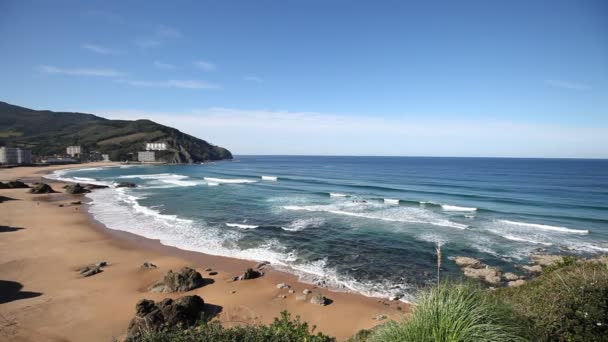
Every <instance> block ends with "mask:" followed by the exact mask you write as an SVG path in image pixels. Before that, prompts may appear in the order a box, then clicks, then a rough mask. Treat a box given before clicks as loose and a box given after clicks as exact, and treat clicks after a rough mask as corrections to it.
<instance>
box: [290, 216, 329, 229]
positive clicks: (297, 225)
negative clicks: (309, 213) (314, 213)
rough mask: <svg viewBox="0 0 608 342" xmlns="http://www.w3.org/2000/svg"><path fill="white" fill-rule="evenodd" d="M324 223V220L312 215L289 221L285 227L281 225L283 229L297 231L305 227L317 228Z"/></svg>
mask: <svg viewBox="0 0 608 342" xmlns="http://www.w3.org/2000/svg"><path fill="white" fill-rule="evenodd" d="M324 223H325V220H324V219H323V218H320V217H313V218H308V219H299V220H295V221H293V222H291V223H290V224H289V225H287V226H285V227H281V229H283V230H287V231H291V232H298V231H301V230H304V229H306V228H317V227H320V226H322V225H323V224H324Z"/></svg>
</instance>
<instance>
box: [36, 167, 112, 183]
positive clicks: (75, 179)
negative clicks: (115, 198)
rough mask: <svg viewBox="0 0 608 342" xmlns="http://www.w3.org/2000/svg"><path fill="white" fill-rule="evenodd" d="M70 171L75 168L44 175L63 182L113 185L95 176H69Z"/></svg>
mask: <svg viewBox="0 0 608 342" xmlns="http://www.w3.org/2000/svg"><path fill="white" fill-rule="evenodd" d="M69 171H73V170H56V171H54V172H53V173H51V174H48V175H45V176H43V178H46V179H52V180H57V181H61V182H70V183H87V184H94V185H105V186H110V185H112V184H111V183H108V182H104V181H100V180H97V179H94V178H87V177H69V176H67V175H66V174H67V173H68V172H69Z"/></svg>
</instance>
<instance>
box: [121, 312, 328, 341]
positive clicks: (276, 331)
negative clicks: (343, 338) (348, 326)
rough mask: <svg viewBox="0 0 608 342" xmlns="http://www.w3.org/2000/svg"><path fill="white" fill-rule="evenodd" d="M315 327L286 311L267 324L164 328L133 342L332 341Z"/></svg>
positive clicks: (215, 323)
mask: <svg viewBox="0 0 608 342" xmlns="http://www.w3.org/2000/svg"><path fill="white" fill-rule="evenodd" d="M314 330H315V327H314V326H313V327H312V328H309V326H308V323H306V322H301V321H300V317H296V318H295V319H291V315H290V314H289V313H288V312H287V311H283V312H281V317H278V318H275V319H274V322H273V323H272V324H269V325H247V326H237V327H232V328H224V327H223V326H222V325H221V324H220V323H219V322H217V321H214V322H211V323H207V322H204V321H203V322H201V323H200V324H199V325H198V326H196V327H193V328H190V329H181V328H180V327H167V328H166V329H163V330H161V331H147V332H144V333H143V334H141V336H140V337H138V338H137V339H136V340H132V341H133V342H135V341H137V342H212V341H213V342H215V341H218V342H266V341H269V342H332V341H335V339H334V338H332V337H329V336H326V335H323V334H321V333H317V334H314Z"/></svg>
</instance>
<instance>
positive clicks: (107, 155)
mask: <svg viewBox="0 0 608 342" xmlns="http://www.w3.org/2000/svg"><path fill="white" fill-rule="evenodd" d="M101 158H103V161H104V162H109V161H110V155H109V154H102V155H101Z"/></svg>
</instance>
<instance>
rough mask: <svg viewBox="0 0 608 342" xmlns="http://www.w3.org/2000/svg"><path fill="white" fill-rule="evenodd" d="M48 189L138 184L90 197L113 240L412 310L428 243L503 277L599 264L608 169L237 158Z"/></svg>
mask: <svg viewBox="0 0 608 342" xmlns="http://www.w3.org/2000/svg"><path fill="white" fill-rule="evenodd" d="M49 177H52V178H56V179H64V180H71V181H78V182H82V183H96V184H107V185H112V184H115V183H117V182H125V181H128V182H133V183H136V184H137V185H138V186H137V187H136V188H112V187H111V188H108V189H103V190H95V191H93V192H92V193H90V194H88V195H87V196H88V197H89V198H90V199H91V206H90V212H91V213H92V215H93V217H94V218H95V219H96V220H98V221H100V222H101V223H103V224H105V225H106V226H107V227H108V228H110V229H116V230H123V231H127V232H130V233H134V234H138V235H142V236H145V237H148V238H152V239H159V240H160V241H161V243H163V244H165V245H169V246H175V247H178V248H182V249H186V250H192V251H199V252H203V253H208V254H214V255H222V256H228V257H235V258H242V259H249V260H257V261H269V262H271V263H272V264H273V265H274V266H275V267H277V268H279V269H283V270H286V271H288V272H292V273H295V274H297V275H299V276H300V277H301V279H302V280H304V281H309V282H314V283H323V284H325V285H327V286H329V287H333V288H336V289H345V290H351V291H356V292H359V293H362V294H365V295H370V296H391V295H394V294H397V293H401V294H404V295H405V297H404V298H406V299H412V298H413V297H412V296H413V295H414V294H415V291H416V289H417V288H418V287H420V286H423V285H425V284H426V283H429V282H433V281H435V279H436V278H435V277H436V256H435V246H436V245H437V244H439V245H441V246H442V254H443V256H444V257H447V258H448V259H449V258H450V257H454V256H459V255H464V256H471V257H476V258H480V259H482V260H483V262H485V263H487V264H489V265H495V266H499V267H502V268H503V269H507V270H514V269H516V268H515V266H516V265H519V264H524V263H527V262H528V261H529V260H528V258H529V255H530V253H534V252H536V251H543V252H547V253H554V252H560V253H569V254H576V255H583V256H591V255H597V254H602V253H608V160H574V159H503V158H423V157H304V156H297V157H295V156H238V157H236V158H235V160H234V161H223V162H215V163H208V164H202V165H154V166H152V165H150V166H131V165H129V166H116V167H106V168H86V169H80V170H61V171H57V172H56V173H54V174H52V175H51V176H49ZM442 268H443V270H442V273H443V276H458V275H459V271H458V269H457V267H456V266H455V265H454V263H453V262H452V261H449V260H444V261H443V263H442Z"/></svg>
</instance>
